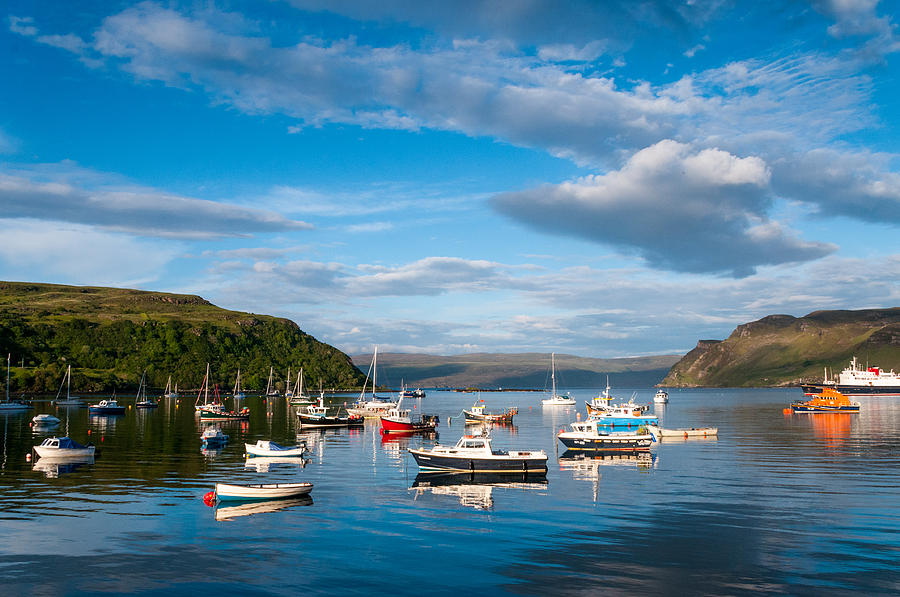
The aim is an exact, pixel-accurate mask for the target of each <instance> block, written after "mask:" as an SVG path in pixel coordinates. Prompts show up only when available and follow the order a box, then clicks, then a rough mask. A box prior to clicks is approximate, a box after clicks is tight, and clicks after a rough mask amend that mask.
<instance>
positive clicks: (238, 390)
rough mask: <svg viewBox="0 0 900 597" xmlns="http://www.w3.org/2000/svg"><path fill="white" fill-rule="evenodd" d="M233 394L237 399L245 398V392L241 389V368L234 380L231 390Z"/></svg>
mask: <svg viewBox="0 0 900 597" xmlns="http://www.w3.org/2000/svg"><path fill="white" fill-rule="evenodd" d="M231 395H232V396H234V399H235V400H241V399H243V398H244V392H243V390H241V370H240V369H238V372H237V377H236V378H235V380H234V388H232V390H231Z"/></svg>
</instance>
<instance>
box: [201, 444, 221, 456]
mask: <svg viewBox="0 0 900 597" xmlns="http://www.w3.org/2000/svg"><path fill="white" fill-rule="evenodd" d="M224 449H225V446H215V447H213V446H203V447H201V448H200V453H201V454H203V455H204V456H206V457H207V458H210V459H212V458H217V457H218V456H221V454H222V450H224Z"/></svg>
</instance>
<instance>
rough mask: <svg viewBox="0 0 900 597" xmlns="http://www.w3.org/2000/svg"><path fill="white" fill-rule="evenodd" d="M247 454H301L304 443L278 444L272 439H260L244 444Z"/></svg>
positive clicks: (304, 447)
mask: <svg viewBox="0 0 900 597" xmlns="http://www.w3.org/2000/svg"><path fill="white" fill-rule="evenodd" d="M244 449H245V450H246V451H247V456H279V457H285V456H296V457H301V456H303V452H304V451H306V444H300V445H299V446H280V445H278V444H276V443H275V442H273V441H269V440H265V439H261V440H259V441H257V442H256V443H255V444H244Z"/></svg>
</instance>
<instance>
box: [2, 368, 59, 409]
mask: <svg viewBox="0 0 900 597" xmlns="http://www.w3.org/2000/svg"><path fill="white" fill-rule="evenodd" d="M6 385H9V380H8V379H7V380H6ZM71 387H72V365H69V368H68V369H66V400H68V399H69V389H70V388H71ZM6 399H7V400H9V396H7V397H6Z"/></svg>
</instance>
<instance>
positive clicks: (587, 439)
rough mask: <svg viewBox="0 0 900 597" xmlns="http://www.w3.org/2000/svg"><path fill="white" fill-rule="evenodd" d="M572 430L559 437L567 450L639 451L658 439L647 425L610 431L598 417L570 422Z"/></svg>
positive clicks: (560, 434)
mask: <svg viewBox="0 0 900 597" xmlns="http://www.w3.org/2000/svg"><path fill="white" fill-rule="evenodd" d="M569 426H570V427H571V428H572V430H571V431H561V432H559V433H558V434H557V436H556V437H557V439H559V441H561V442H562V443H563V445H564V446H565V447H566V449H567V450H577V451H590V452H639V451H646V450H649V449H650V445H651V444H652V443H653V442H654V441H656V438H655V437H654V436H653V434H652V433H651V431H650V430H649V429H648V428H647V427H637V428H635V429H634V430H633V431H610V430H609V429H608V428H607V427H605V426H603V425H600V424H599V422H598V421H597V419H588V420H587V421H578V422H576V423H570V424H569Z"/></svg>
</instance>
